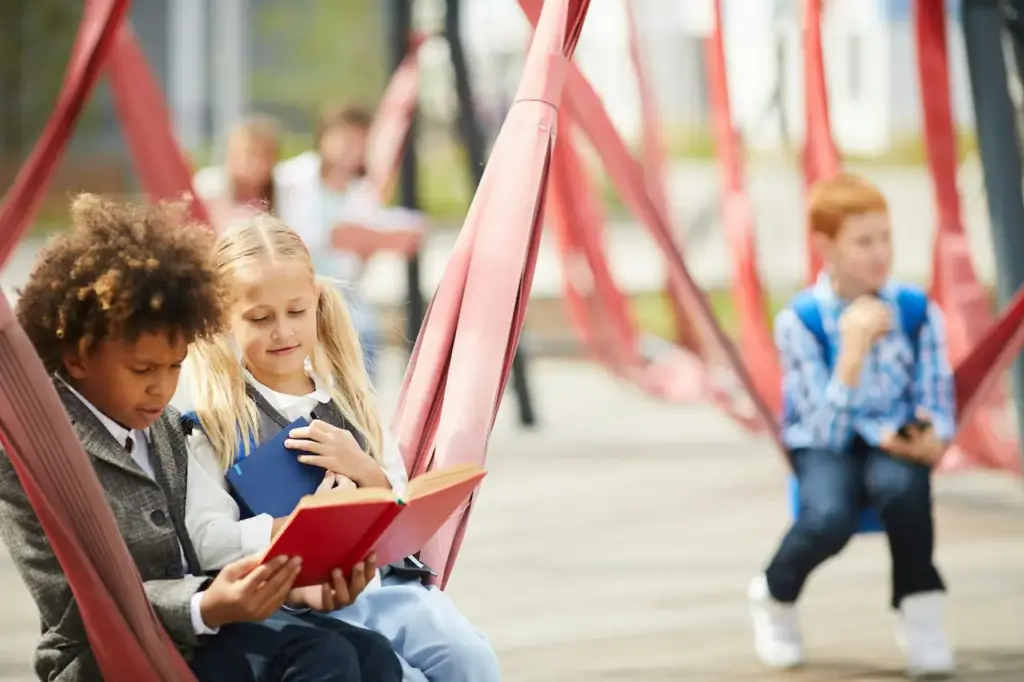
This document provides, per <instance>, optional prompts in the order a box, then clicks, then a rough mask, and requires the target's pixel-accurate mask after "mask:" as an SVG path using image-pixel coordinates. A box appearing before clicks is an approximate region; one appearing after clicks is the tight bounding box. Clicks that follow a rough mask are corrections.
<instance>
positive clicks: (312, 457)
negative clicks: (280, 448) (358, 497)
mask: <svg viewBox="0 0 1024 682" xmlns="http://www.w3.org/2000/svg"><path fill="white" fill-rule="evenodd" d="M288 436H289V437H288V439H287V440H285V442H284V446H285V447H286V448H288V449H290V450H302V451H305V452H307V453H309V454H303V455H299V461H300V462H302V463H303V464H312V465H314V466H318V467H322V468H324V469H327V470H328V471H333V472H334V473H336V474H341V475H342V476H345V477H347V478H349V479H350V480H352V481H353V482H354V483H355V484H356V485H357V486H360V487H362V486H365V485H374V484H376V483H379V481H378V480H377V474H379V475H380V476H381V477H383V472H381V471H380V467H378V466H377V464H376V462H374V461H373V459H372V458H371V457H370V456H369V455H367V454H366V453H365V452H363V450H362V448H360V447H359V443H358V442H356V439H355V436H353V435H352V434H351V433H349V432H348V431H346V430H345V429H339V428H338V427H336V426H331V425H330V424H328V423H326V422H322V421H320V420H319V419H314V420H313V421H312V423H310V425H309V426H300V427H299V428H297V429H292V430H291V433H289V434H288ZM386 480H387V479H386V478H385V481H386Z"/></svg>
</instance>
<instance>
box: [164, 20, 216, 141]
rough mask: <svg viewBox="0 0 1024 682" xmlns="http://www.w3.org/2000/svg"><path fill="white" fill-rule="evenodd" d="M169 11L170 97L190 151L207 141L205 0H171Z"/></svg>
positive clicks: (181, 135) (176, 122) (176, 126)
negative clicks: (205, 128) (204, 123)
mask: <svg viewBox="0 0 1024 682" xmlns="http://www.w3.org/2000/svg"><path fill="white" fill-rule="evenodd" d="M168 12H169V14H170V16H169V18H168V26H167V32H168V36H167V39H168V43H169V45H170V68H169V69H168V71H169V78H168V81H169V82H168V84H167V86H168V99H169V100H170V105H171V116H172V117H173V119H174V129H175V132H176V133H177V135H178V139H179V140H180V141H181V144H182V146H183V147H184V148H185V149H187V150H190V151H191V150H195V149H196V148H198V147H200V146H202V145H203V143H204V142H205V141H206V140H205V137H206V136H205V130H204V127H205V126H204V125H203V122H204V119H205V113H206V112H205V108H206V107H205V105H206V64H207V61H206V40H207V38H206V31H207V21H206V17H207V8H206V0H171V1H170V6H169V7H168Z"/></svg>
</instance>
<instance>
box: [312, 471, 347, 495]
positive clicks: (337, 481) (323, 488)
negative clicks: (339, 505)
mask: <svg viewBox="0 0 1024 682" xmlns="http://www.w3.org/2000/svg"><path fill="white" fill-rule="evenodd" d="M355 487H356V484H355V482H354V481H353V480H352V479H351V478H349V477H347V476H342V475H341V474H336V473H334V472H333V471H328V472H327V473H325V474H324V480H323V481H321V482H320V485H319V486H317V489H316V490H315V491H314V492H313V494H314V495H321V494H323V493H326V492H330V491H332V490H345V489H347V488H355Z"/></svg>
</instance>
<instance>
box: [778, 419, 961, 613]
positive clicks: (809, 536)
mask: <svg viewBox="0 0 1024 682" xmlns="http://www.w3.org/2000/svg"><path fill="white" fill-rule="evenodd" d="M792 455H793V462H794V465H795V468H796V476H797V479H798V480H799V482H800V508H801V509H800V517H799V518H798V519H797V520H796V521H795V522H794V524H793V526H792V527H791V528H790V529H789V532H788V533H786V536H785V537H784V538H783V540H782V544H781V545H780V546H779V549H778V551H777V552H776V554H775V557H774V558H773V559H772V561H771V563H770V564H769V566H768V569H767V571H766V572H765V575H766V577H767V580H768V590H769V592H771V595H772V597H773V598H775V599H776V600H778V601H780V602H783V603H792V602H795V601H796V600H797V598H798V597H799V596H800V592H801V591H802V590H803V587H804V583H805V582H806V580H807V577H808V576H809V575H810V574H811V571H813V570H814V569H815V568H817V567H818V566H819V565H820V564H821V563H822V562H824V561H825V560H826V559H828V558H829V557H832V556H834V555H836V554H838V553H839V551H840V550H842V549H843V547H845V546H846V543H847V542H848V541H849V540H850V538H851V537H852V536H853V534H854V533H855V532H856V530H857V524H858V521H859V518H858V516H859V513H860V510H861V508H862V507H863V506H864V505H865V504H870V505H871V506H873V507H874V508H875V509H877V510H878V514H879V516H880V517H881V519H882V524H883V525H884V526H885V533H886V536H887V537H888V540H889V552H890V554H891V555H892V606H893V608H899V604H900V602H901V601H902V600H903V597H906V596H908V595H911V594H916V593H919V592H932V591H936V590H943V589H945V588H944V586H943V583H942V578H941V577H940V576H939V572H938V570H937V569H936V568H935V564H934V562H933V560H932V555H933V552H934V545H935V529H934V524H933V521H932V500H931V477H930V470H929V469H928V467H926V466H924V465H921V464H915V463H911V462H907V461H905V460H902V459H897V458H895V457H893V456H891V455H889V454H888V453H886V452H885V451H884V450H881V449H879V448H875V447H872V446H870V445H868V444H867V443H865V442H864V441H863V440H861V439H860V438H857V439H856V440H855V441H854V444H853V446H852V447H851V449H850V451H849V452H829V451H827V450H817V449H799V450H794V451H793V453H792Z"/></svg>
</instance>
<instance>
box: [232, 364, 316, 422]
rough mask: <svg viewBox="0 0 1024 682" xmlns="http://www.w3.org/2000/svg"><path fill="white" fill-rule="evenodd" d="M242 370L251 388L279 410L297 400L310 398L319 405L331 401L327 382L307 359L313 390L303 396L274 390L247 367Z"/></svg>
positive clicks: (308, 374)
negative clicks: (318, 374) (317, 373)
mask: <svg viewBox="0 0 1024 682" xmlns="http://www.w3.org/2000/svg"><path fill="white" fill-rule="evenodd" d="M243 372H244V373H245V380H246V381H247V382H249V383H250V384H252V385H253V388H255V389H256V390H257V391H259V392H260V395H262V396H263V397H264V398H266V399H267V402H269V403H270V404H271V405H273V406H274V408H276V409H277V410H279V411H282V412H283V411H284V410H286V409H288V407H290V406H291V405H294V404H295V403H296V402H298V401H299V400H305V399H310V400H314V401H316V402H318V403H320V404H321V405H326V404H327V403H329V402H331V392H330V388H329V384H328V383H327V382H326V381H323V380H322V379H321V378H320V377H318V376H317V375H316V372H314V371H313V363H311V362H310V361H309V360H308V359H307V360H306V375H307V376H308V377H309V378H310V379H312V380H313V391H312V392H310V393H307V394H306V395H303V396H296V395H289V394H287V393H281V392H279V391H275V390H274V389H272V388H270V387H268V386H267V385H266V384H263V383H261V382H260V381H258V380H257V379H256V377H254V376H253V375H252V373H251V372H250V371H249V370H248V369H244V368H243Z"/></svg>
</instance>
